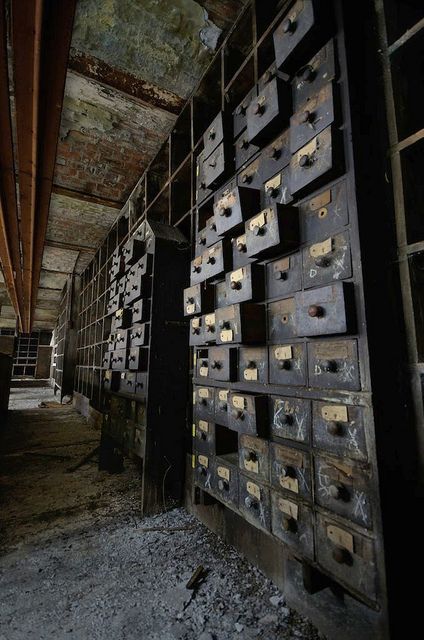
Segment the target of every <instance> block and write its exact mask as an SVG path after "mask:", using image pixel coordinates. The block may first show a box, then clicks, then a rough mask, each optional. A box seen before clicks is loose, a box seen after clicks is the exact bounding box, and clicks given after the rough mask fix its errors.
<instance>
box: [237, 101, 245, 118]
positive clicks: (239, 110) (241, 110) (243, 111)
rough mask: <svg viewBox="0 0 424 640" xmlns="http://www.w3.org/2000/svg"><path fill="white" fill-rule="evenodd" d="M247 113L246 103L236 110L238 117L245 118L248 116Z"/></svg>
mask: <svg viewBox="0 0 424 640" xmlns="http://www.w3.org/2000/svg"><path fill="white" fill-rule="evenodd" d="M246 111H247V106H246V105H245V104H244V103H242V104H239V106H238V107H237V109H236V116H244V115H246Z"/></svg>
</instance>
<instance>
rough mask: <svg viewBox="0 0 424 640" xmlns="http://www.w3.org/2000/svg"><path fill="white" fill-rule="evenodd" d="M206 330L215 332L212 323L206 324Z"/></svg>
mask: <svg viewBox="0 0 424 640" xmlns="http://www.w3.org/2000/svg"><path fill="white" fill-rule="evenodd" d="M206 331H210V332H211V333H215V325H214V324H208V325H207V327H206Z"/></svg>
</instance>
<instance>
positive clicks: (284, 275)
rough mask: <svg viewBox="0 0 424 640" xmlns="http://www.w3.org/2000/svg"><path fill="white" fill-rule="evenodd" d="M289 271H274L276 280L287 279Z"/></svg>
mask: <svg viewBox="0 0 424 640" xmlns="http://www.w3.org/2000/svg"><path fill="white" fill-rule="evenodd" d="M287 278H288V275H287V271H274V280H287Z"/></svg>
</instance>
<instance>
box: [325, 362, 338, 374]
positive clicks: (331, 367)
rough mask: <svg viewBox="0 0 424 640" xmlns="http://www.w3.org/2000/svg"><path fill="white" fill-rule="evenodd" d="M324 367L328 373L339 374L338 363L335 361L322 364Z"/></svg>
mask: <svg viewBox="0 0 424 640" xmlns="http://www.w3.org/2000/svg"><path fill="white" fill-rule="evenodd" d="M322 367H323V369H324V371H326V372H327V373H336V372H337V362H335V361H334V360H325V362H323V364H322Z"/></svg>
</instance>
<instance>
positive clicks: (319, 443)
mask: <svg viewBox="0 0 424 640" xmlns="http://www.w3.org/2000/svg"><path fill="white" fill-rule="evenodd" d="M366 414H367V410H366V409H365V408H364V407H356V406H351V405H346V404H333V403H331V404H329V403H328V402H327V403H326V402H314V403H313V412H312V416H313V417H312V424H313V428H312V441H313V444H314V447H317V448H318V449H323V450H325V451H328V453H332V454H334V455H337V456H339V457H341V458H342V457H346V458H352V459H354V460H366V459H367V457H368V456H367V445H366V436H365V423H366Z"/></svg>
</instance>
